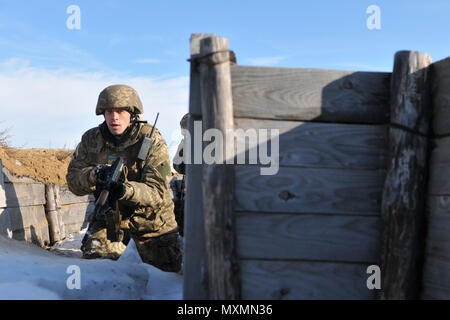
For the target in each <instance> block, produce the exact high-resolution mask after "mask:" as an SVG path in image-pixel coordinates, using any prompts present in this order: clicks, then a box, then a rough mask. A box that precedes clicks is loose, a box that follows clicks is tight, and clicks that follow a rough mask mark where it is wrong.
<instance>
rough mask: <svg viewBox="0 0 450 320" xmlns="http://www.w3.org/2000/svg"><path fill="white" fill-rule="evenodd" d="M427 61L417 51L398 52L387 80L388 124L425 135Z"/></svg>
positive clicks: (428, 116)
mask: <svg viewBox="0 0 450 320" xmlns="http://www.w3.org/2000/svg"><path fill="white" fill-rule="evenodd" d="M430 64H431V57H430V56H429V55H428V54H426V53H422V52H417V51H399V52H397V53H396V54H395V58H394V71H393V73H392V79H391V95H390V96H391V99H390V104H391V124H396V125H399V126H401V127H404V128H408V129H409V130H411V131H414V132H418V133H421V134H423V135H427V134H428V132H429V131H430V120H431V116H432V111H431V85H430V81H429V79H430V74H431V68H429V66H430Z"/></svg>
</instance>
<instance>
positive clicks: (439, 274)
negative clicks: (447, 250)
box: [421, 255, 450, 300]
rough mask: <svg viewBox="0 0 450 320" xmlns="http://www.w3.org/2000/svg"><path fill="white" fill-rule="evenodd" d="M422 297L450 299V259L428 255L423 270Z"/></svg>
mask: <svg viewBox="0 0 450 320" xmlns="http://www.w3.org/2000/svg"><path fill="white" fill-rule="evenodd" d="M421 298H422V299H442V300H449V299H450V259H446V258H443V257H440V256H433V255H427V256H426V258H425V265H424V270H423V280H422V292H421Z"/></svg>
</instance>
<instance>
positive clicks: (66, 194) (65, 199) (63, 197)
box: [59, 187, 95, 205]
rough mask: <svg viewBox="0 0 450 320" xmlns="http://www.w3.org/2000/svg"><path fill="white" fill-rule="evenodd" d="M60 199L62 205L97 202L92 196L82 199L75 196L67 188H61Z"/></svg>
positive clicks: (82, 197)
mask: <svg viewBox="0 0 450 320" xmlns="http://www.w3.org/2000/svg"><path fill="white" fill-rule="evenodd" d="M59 198H60V203H61V205H66V204H73V203H85V202H93V201H95V198H94V196H93V195H92V194H89V195H85V196H81V197H80V196H77V195H74V194H73V193H72V192H71V191H70V190H69V189H68V188H67V187H60V189H59Z"/></svg>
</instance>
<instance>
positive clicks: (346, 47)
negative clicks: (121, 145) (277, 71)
mask: <svg viewBox="0 0 450 320" xmlns="http://www.w3.org/2000/svg"><path fill="white" fill-rule="evenodd" d="M70 5H77V6H78V7H79V8H80V13H81V15H80V22H81V24H80V29H79V30H69V29H68V28H67V26H66V21H67V19H68V18H69V17H70V16H71V14H68V13H67V12H66V11H67V8H68V7H69V6H70ZM370 5H377V6H378V7H379V8H380V19H381V20H380V26H381V29H375V30H369V29H368V28H367V25H366V21H367V20H368V18H369V17H370V14H368V13H367V12H366V9H367V8H368V7H369V6H370ZM449 21H450V2H449V1H446V0H445V1H444V0H431V1H415V0H413V1H403V0H396V1H395V0H391V1H378V0H372V1H361V0H360V1H356V0H350V1H298V0H297V1H286V0H279V1H262V0H259V1H253V0H247V1H245V0H240V1H235V0H228V1H225V2H222V1H220V2H219V1H213V0H210V1H203V0H202V1H196V0H191V1H167V0H166V1H149V0H147V1H143V0H142V1H138V0H135V1H133V0H130V1H127V2H125V1H117V0H108V1H106V0H96V1H92V0H90V1H87V0H78V1H76V0H73V1H56V0H53V1H50V0H40V1H35V0H26V1H25V0H16V1H12V0H9V1H4V0H0V85H1V86H2V90H1V92H0V110H1V111H2V114H3V117H2V118H3V119H0V121H1V122H0V129H4V128H10V135H11V139H10V142H11V144H12V145H13V146H16V147H25V148H32V147H43V148H48V147H51V148H61V147H66V148H73V147H75V146H76V143H77V142H78V141H79V140H80V136H81V134H82V133H83V132H84V131H86V130H87V129H89V128H91V127H93V126H96V125H97V124H98V123H100V122H101V121H102V119H101V117H96V116H95V113H94V108H95V104H96V100H97V96H98V93H99V92H100V91H101V90H102V89H103V88H104V87H106V86H107V85H110V84H114V83H127V84H130V85H133V86H134V87H135V88H136V89H137V90H138V92H139V93H140V95H141V98H142V100H143V102H144V107H145V110H146V112H145V114H144V116H145V118H146V119H147V120H149V121H150V122H152V121H153V119H154V117H155V115H156V112H157V111H160V112H161V116H160V124H159V126H158V127H159V128H160V129H161V131H162V132H163V135H164V136H165V138H166V140H167V141H168V143H169V145H176V143H177V142H178V141H179V131H178V125H179V119H180V118H181V117H182V116H183V114H184V113H185V112H186V111H187V108H188V90H189V64H188V62H187V61H186V59H188V58H189V37H190V35H191V34H192V33H195V32H203V33H215V34H216V35H218V36H222V37H226V38H228V39H229V45H230V49H232V50H234V51H235V52H236V55H237V59H238V63H239V64H242V65H261V66H262V65H266V66H279V67H298V68H323V69H343V70H359V71H391V70H392V64H393V56H394V54H395V52H396V51H399V50H418V51H424V52H427V53H429V54H430V55H431V57H432V59H433V61H437V60H440V59H443V58H446V57H448V56H450V41H449V38H450V36H449V35H448V32H449V31H450V22H449Z"/></svg>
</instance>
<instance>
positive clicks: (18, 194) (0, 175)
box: [0, 160, 94, 247]
mask: <svg viewBox="0 0 450 320" xmlns="http://www.w3.org/2000/svg"><path fill="white" fill-rule="evenodd" d="M49 189H51V190H52V191H53V192H52V194H51V196H50V197H49V194H48V190H49ZM55 190H56V192H54V191H55ZM49 199H51V201H53V202H54V203H53V204H52V205H50V203H49ZM93 201H94V199H93V197H92V196H84V197H78V196H75V195H74V194H73V193H71V192H70V191H69V190H68V189H67V188H64V187H61V188H60V187H59V186H52V188H49V185H46V184H44V183H42V182H39V181H36V180H33V179H30V178H27V177H22V178H18V177H15V176H14V175H13V174H11V172H9V171H8V169H6V168H4V167H3V166H2V164H1V160H0V235H2V236H5V237H9V238H14V239H16V240H24V241H27V242H33V243H35V244H37V245H39V246H41V247H46V246H49V245H51V244H53V243H54V242H55V241H59V240H62V239H64V238H65V237H67V236H68V235H69V234H71V233H76V232H79V231H81V230H82V229H83V228H84V227H86V225H87V222H86V219H87V216H88V215H89V213H90V212H92V210H93ZM52 208H53V209H52ZM51 209H52V210H51ZM51 211H53V212H54V215H50V212H51ZM55 230H58V233H56V232H55Z"/></svg>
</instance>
